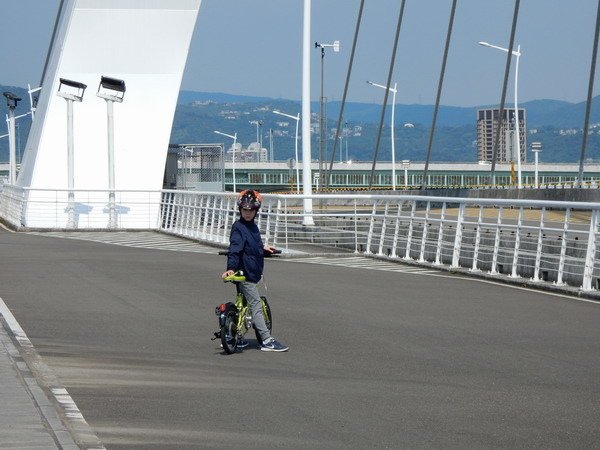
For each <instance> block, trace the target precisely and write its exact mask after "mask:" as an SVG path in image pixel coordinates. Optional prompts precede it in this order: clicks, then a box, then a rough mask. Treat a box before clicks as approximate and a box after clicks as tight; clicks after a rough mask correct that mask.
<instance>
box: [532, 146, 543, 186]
mask: <svg viewBox="0 0 600 450" xmlns="http://www.w3.org/2000/svg"><path fill="white" fill-rule="evenodd" d="M531 151H532V152H533V154H534V155H535V188H536V189H537V188H538V187H539V182H538V153H539V152H541V151H542V143H541V142H532V143H531Z"/></svg>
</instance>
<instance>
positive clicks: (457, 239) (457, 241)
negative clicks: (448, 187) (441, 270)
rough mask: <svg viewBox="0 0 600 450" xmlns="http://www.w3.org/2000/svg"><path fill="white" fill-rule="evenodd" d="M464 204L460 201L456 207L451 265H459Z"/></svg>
mask: <svg viewBox="0 0 600 450" xmlns="http://www.w3.org/2000/svg"><path fill="white" fill-rule="evenodd" d="M444 206H445V205H444ZM465 209H466V205H465V204H464V203H461V204H460V205H459V207H458V217H457V218H456V234H455V235H454V248H453V250H452V266H451V267H460V249H461V247H462V235H463V224H464V221H465Z"/></svg>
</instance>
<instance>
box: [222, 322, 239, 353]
mask: <svg viewBox="0 0 600 450" xmlns="http://www.w3.org/2000/svg"><path fill="white" fill-rule="evenodd" d="M237 343H238V329H237V314H236V313H235V311H229V312H227V315H226V316H225V323H224V324H223V326H222V327H221V344H222V345H223V350H225V353H227V354H228V355H231V354H232V353H235V350H236V348H237Z"/></svg>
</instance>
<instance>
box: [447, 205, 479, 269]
mask: <svg viewBox="0 0 600 450" xmlns="http://www.w3.org/2000/svg"><path fill="white" fill-rule="evenodd" d="M482 221H483V205H479V215H478V217H477V227H476V231H475V247H474V249H473V264H472V266H471V271H473V272H477V271H478V270H479V267H478V266H477V261H478V258H479V245H480V243H481V224H482ZM452 264H453V265H454V259H453V261H452Z"/></svg>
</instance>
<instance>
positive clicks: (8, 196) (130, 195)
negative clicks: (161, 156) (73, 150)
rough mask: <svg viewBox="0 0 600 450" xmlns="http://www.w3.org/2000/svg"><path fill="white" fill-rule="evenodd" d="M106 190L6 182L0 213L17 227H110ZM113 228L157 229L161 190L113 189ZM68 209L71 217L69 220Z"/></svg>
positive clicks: (109, 207)
mask: <svg viewBox="0 0 600 450" xmlns="http://www.w3.org/2000/svg"><path fill="white" fill-rule="evenodd" d="M109 192H110V191H108V190H81V189H79V190H73V191H72V193H73V196H72V197H71V199H70V198H69V191H68V190H66V189H30V188H21V187H17V186H10V185H5V186H4V189H3V190H2V191H1V192H0V217H2V218H4V219H5V220H6V221H7V222H9V223H10V224H11V225H13V226H14V227H16V228H40V229H66V228H72V229H106V228H111V224H110V214H111V204H110V201H109ZM114 192H115V202H114V205H113V211H114V213H115V216H116V217H115V219H116V224H114V226H113V227H112V228H119V229H129V228H141V229H149V228H150V229H156V228H157V227H158V219H159V217H160V199H161V195H162V194H161V191H140V190H115V191H114ZM70 213H71V220H70Z"/></svg>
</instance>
